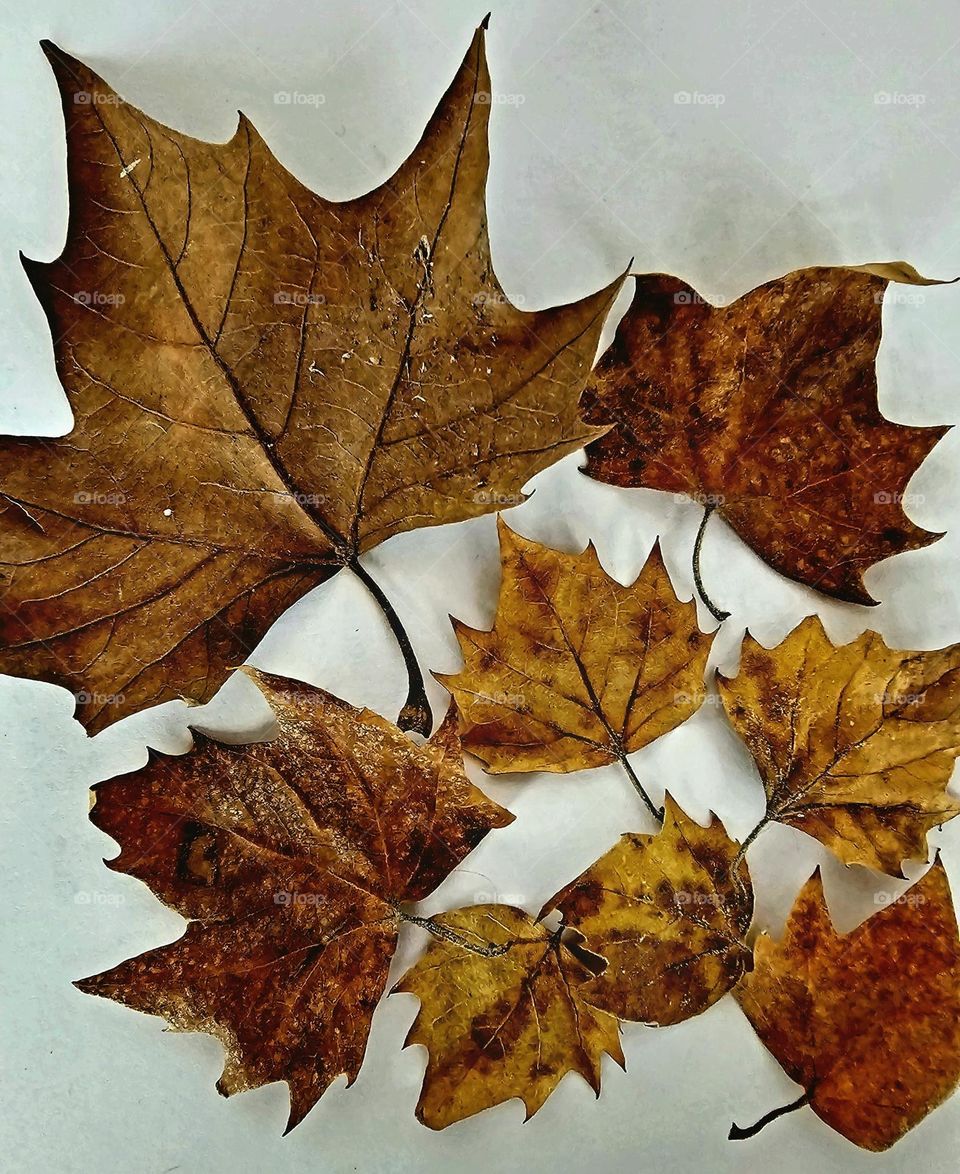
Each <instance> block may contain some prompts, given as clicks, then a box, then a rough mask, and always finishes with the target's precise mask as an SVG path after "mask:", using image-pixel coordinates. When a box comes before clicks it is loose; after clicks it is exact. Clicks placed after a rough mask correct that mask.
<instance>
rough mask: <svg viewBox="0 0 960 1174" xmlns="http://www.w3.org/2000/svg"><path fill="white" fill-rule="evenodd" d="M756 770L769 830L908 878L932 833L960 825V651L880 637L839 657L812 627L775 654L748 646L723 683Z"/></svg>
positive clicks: (861, 640) (804, 626)
mask: <svg viewBox="0 0 960 1174" xmlns="http://www.w3.org/2000/svg"><path fill="white" fill-rule="evenodd" d="M718 687H719V691H720V696H721V698H722V699H723V705H724V708H725V709H726V711H727V716H728V717H729V718H730V721H731V722H732V723H733V726H734V728H735V729H736V731H737V733H738V734H740V736H741V737H742V738H743V740H744V741H745V742H746V744H747V746H748V747H749V749H750V752H751V754H752V755H753V757H754V759H755V760H756V763H757V766H758V768H759V770H760V777H761V779H762V780H763V786H764V790H765V791H766V796H767V811H766V820H776V821H777V822H778V823H786V824H789V825H790V826H791V827H796V828H799V829H800V830H801V831H804V832H807V833H808V834H809V835H811V836H815V837H816V838H817V839H818V840H820V841H821V842H822V843H824V844H826V846H827V847H828V848H830V849H831V850H832V851H833V852H835V853H836V854H837V856H839V857H840V859H841V860H843V861H844V863H846V864H863V865H868V866H869V867H871V868H876V869H879V870H881V871H883V872H887V873H890V874H892V875H894V876H901V875H902V873H901V871H900V864H901V862H902V861H903V860H906V859H910V858H925V857H926V855H927V842H926V835H927V832H928V831H929V830H930V828H932V827H935V826H936V825H937V824H941V823H944V822H945V821H946V820H948V819H952V818H953V817H954V816H955V815H957V814H958V813H960V801H958V800H957V799H955V798H954V797H952V796H951V795H949V794H948V793H947V785H948V784H949V782H950V775H951V773H952V770H953V764H954V760H955V759H956V757H957V755H958V754H960V644H954V645H951V646H950V647H949V648H943V649H940V650H937V651H933V652H896V651H893V650H891V649H889V648H888V647H887V646H886V644H884V642H883V639H882V638H881V637H880V636H878V635H877V633H876V632H864V633H863V634H862V635H861V636H858V637H857V639H856V640H854V641H852V642H851V643H850V644H844V645H842V646H841V647H839V648H838V647H835V646H834V645H833V644H832V643H831V641H830V640H829V638H828V637H827V634H826V633H825V632H824V630H823V625H822V624H821V623H820V621H819V619H818V618H817V617H816V616H808V617H807V619H805V620H804V621H803V623H801V624H800V625H799V626H798V627H796V628H794V630H793V631H792V632H791V633H790V634H789V636H787V638H786V639H785V640H784V641H783V642H782V643H781V644H778V645H777V646H776V647H775V648H770V649H767V648H764V647H763V646H762V645H761V644H758V643H757V641H756V640H754V639H753V637H752V636H750V635H749V633H748V635H747V637H746V639H745V641H744V644H743V651H742V654H741V658H740V671H739V673H738V674H737V676H735V677H732V678H724V677H718Z"/></svg>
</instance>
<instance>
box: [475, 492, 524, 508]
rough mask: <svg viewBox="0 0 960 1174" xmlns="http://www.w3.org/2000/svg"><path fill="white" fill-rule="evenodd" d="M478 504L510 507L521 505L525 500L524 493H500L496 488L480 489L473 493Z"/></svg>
mask: <svg viewBox="0 0 960 1174" xmlns="http://www.w3.org/2000/svg"><path fill="white" fill-rule="evenodd" d="M473 500H474V502H475V503H476V504H477V505H499V506H504V507H505V508H506V507H509V506H513V505H521V504H522V503H523V501H524V500H525V498H524V496H523V494H522V493H500V492H499V491H498V490H496V489H478V490H477V492H476V493H475V494H474V495H473Z"/></svg>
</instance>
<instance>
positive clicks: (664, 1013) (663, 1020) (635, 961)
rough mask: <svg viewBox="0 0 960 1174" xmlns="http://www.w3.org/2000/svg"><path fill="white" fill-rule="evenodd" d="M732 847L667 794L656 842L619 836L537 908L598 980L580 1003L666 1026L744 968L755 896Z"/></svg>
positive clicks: (695, 1009) (715, 826) (703, 1004)
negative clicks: (596, 965) (585, 950)
mask: <svg viewBox="0 0 960 1174" xmlns="http://www.w3.org/2000/svg"><path fill="white" fill-rule="evenodd" d="M738 847H739V845H738V844H737V843H736V842H735V841H734V840H731V839H730V837H729V836H728V835H727V833H726V832H725V831H724V828H723V825H722V824H721V823H720V822H719V821H717V822H715V823H712V824H711V826H710V827H707V828H704V827H701V826H700V825H699V824H698V823H696V822H694V820H692V819H690V817H689V816H688V815H686V814H685V813H684V812H683V811H682V810H681V808H680V807H678V806H677V804H676V803H675V802H674V801H673V799H672V798H671V797H670V795H669V794H668V795H667V796H666V800H665V804H664V821H663V828H662V830H661V831H660V832H659V833H658V834H657V835H653V836H651V835H633V834H628V835H625V836H622V837H621V839H620V842H619V843H618V844H616V845H614V847H613V848H611V849H610V851H609V852H607V853H606V854H605V855H604V856H601V857H600V859H599V860H597V861H595V862H594V863H593V864H591V865H590V867H589V868H588V869H587V870H586V871H585V872H583V873H581V875H580V876H578V877H577V879H576V880H575V881H571V883H570V884H569V885H567V886H566V887H565V888H564V889H562V890H561V891H560V892H559V893H557V895H556V896H555V897H552V898H551V899H550V900H549V901H548V902H547V904H546V905H545V906H544V910H543V913H541V916H543V914H544V913H548V912H550V911H552V910H554V909H558V910H559V911H560V913H561V914H562V915H563V921H564V925H566V926H570V927H571V928H572V929H575V930H577V931H578V933H581V934H583V935H584V938H585V940H586V944H587V946H588V947H589V949H590V950H591V951H592V952H593V953H596V954H598V955H600V956H601V957H602V958H603V959H605V961H606V963H607V966H606V969H604V970H603V972H602V973H601V974H600V975H598V976H597V977H596V978H594V979H592V980H591V981H590V982H589V984H588V985H586V986H585V987H584V988H583V992H582V997H583V998H584V1000H585V1001H586V1002H588V1003H590V1004H591V1006H594V1007H600V1008H602V1009H603V1010H604V1011H609V1012H610V1013H611V1014H613V1015H616V1016H618V1017H619V1018H620V1019H638V1020H640V1021H642V1022H644V1023H650V1024H656V1025H658V1026H665V1025H667V1024H671V1023H680V1022H682V1021H683V1020H684V1019H689V1018H690V1017H691V1016H693V1015H699V1014H700V1012H701V1011H706V1010H707V1008H708V1007H711V1006H713V1004H714V1003H715V1002H716V1001H717V1000H718V999H720V998H722V997H723V996H724V995H725V994H726V993H727V991H729V990H730V989H731V987H733V985H734V984H735V983H736V982H737V980H738V979H739V978H740V976H741V975H742V974H743V972H744V969H745V968H746V967H747V965H748V964H749V960H750V948H749V946H747V944H746V941H745V938H746V933H747V930H748V929H749V928H750V920H751V917H752V916H753V892H752V890H751V887H750V874H749V872H748V871H747V865H746V861H745V860H743V859H741V858H739V857H738V855H737V850H738Z"/></svg>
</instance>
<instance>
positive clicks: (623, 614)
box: [435, 520, 713, 774]
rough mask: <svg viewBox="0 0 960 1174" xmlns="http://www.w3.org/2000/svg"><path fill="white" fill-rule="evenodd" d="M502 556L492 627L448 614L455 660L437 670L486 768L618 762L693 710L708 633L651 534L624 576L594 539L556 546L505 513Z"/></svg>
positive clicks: (566, 767)
mask: <svg viewBox="0 0 960 1174" xmlns="http://www.w3.org/2000/svg"><path fill="white" fill-rule="evenodd" d="M500 559H501V564H502V570H503V580H502V582H501V586H500V598H499V602H498V604H497V615H496V620H495V622H494V626H493V629H492V630H491V631H489V632H481V631H477V630H476V629H474V628H469V627H467V625H466V624H463V623H461V622H460V621H459V620H454V621H453V624H454V628H455V630H456V633H457V639H458V640H459V642H460V648H461V651H462V652H463V658H464V662H465V663H464V668H463V670H462V671H461V672H459V673H454V674H440V673H438V674H435V675H436V677H437V680H439V681H441V682H442V683H443V684H444V685H446V686H447V688H449V689H450V691H451V692H452V693H453V695H454V697H455V698H456V700H457V705H458V706H459V708H460V714H461V724H462V731H463V743H464V747H465V748H466V749H467V750H469V751H470V753H471V754H474V755H476V756H477V758H479V759H480V760H481V762H483V763H484V765H485V766H486V768H487V769H488V770H489V771H491V772H493V773H494V774H500V773H503V772H507V771H532V770H542V771H554V772H556V771H574V770H583V769H584V768H585V767H592V766H602V765H604V764H605V763H609V762H614V761H617V760H619V761H621V762H623V763H624V765H625V766H626V755H627V754H628V753H630V752H632V751H634V750H639V749H640V748H641V747H643V746H646V745H647V744H648V743H649V742H652V741H653V740H654V739H655V738H659V737H660V735H661V734H665V733H667V732H668V731H669V730H672V729H674V727H676V726H678V725H680V723H681V722H683V721H685V720H686V719H687V718H688V717H690V715H691V714H693V713H695V712H696V711H697V709H698V708H699V707H700V704H701V702H702V701H703V698H704V695H705V694H704V685H703V677H704V670H705V667H706V662H707V655H708V653H709V651H710V643H711V641H712V639H713V637H712V635H705V634H704V633H703V632H701V631H700V629H699V627H698V626H697V611H696V607H695V605H694V604H692V603H680V602H678V600H677V596H676V594H675V593H674V590H673V587H672V586H671V583H670V579H669V577H668V575H667V572H666V568H665V567H664V565H663V559H662V558H661V555H660V548H659V545H657V546H654V548H653V550H652V551H651V553H650V556H649V558H648V559H647V561H646V564H645V565H644V568H643V570H642V571H641V572H640V575H639V576H638V578H637V580H636V582H635V583H633V585H632V586H630V587H622V586H621V585H620V584H619V583H617V582H616V581H615V580H614V579H611V578H610V576H609V575H607V574H606V572H605V571H604V569H603V567H602V566H601V565H600V560H599V559H598V557H597V552H596V549H595V548H594V546H593V544H592V543H591V544H590V545H589V546H588V547H587V549H586V550H585V551H584V552H583V553H582V554H576V555H572V554H562V553H561V552H560V551H556V550H551V549H550V548H549V547H546V546H541V545H540V544H539V543H538V542H531V541H530V540H529V539H527V538H522V537H521V536H520V535H519V534H515V533H514V532H513V531H512V530H510V529H509V527H508V526H507V525H506V524H505V523H504V522H503V521H502V520H501V521H500ZM628 769H629V768H628Z"/></svg>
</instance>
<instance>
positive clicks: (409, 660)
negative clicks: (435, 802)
mask: <svg viewBox="0 0 960 1174" xmlns="http://www.w3.org/2000/svg"><path fill="white" fill-rule="evenodd" d="M347 566H349V568H350V570H351V571H353V573H354V574H355V575H356V576H357V578H358V579H359V580H360V582H361V583H362V584H363V585H364V587H366V589H367V590H368V591H369V592H370V594H371V595H372V596H373V598H374V599H375V600H376V601H377V603H378V604H379V605H380V610H381V611H382V612H383V614H384V616H385V617H386V620H387V623H388V624H389V625H390V630H391V631H392V632H393V635H394V638H395V639H396V641H397V645H398V646H399V648H400V653H401V655H402V656H403V663H404V664H405V665H406V667H407V680H408V682H409V687H408V689H407V699H406V701H405V702H404V703H403V708H402V709H401V710H400V716H399V717H398V718H397V725H398V726H399V727H400V729H401V730H412V731H414V732H415V733H417V734H422V735H423V736H424V737H425V738H428V737H429V736H430V731H431V729H432V728H433V712H432V710H431V709H430V702H429V700H428V699H427V689H426V686H425V685H424V682H423V673H422V672H421V671H420V665H419V664H418V663H417V656H416V653H415V652H414V651H413V645H412V644H411V643H410V638H409V637H408V636H407V633H406V630H405V629H404V626H403V624H402V623H401V621H400V617H399V616H398V615H397V613H396V612H395V611H394V608H393V604H392V603H391V602H390V600H389V599H387V597H386V595H384V593H383V590H382V589H381V587H380V584H379V583H377V581H376V580H375V579H374V578H373V576H372V575H371V574H370V572H369V571H368V570H367V569H366V568H365V567H364V566H363V565H362V564H361V562H360V560H359V559H358V558H352V559H351V560H350V561H349V562H348V563H347Z"/></svg>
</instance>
